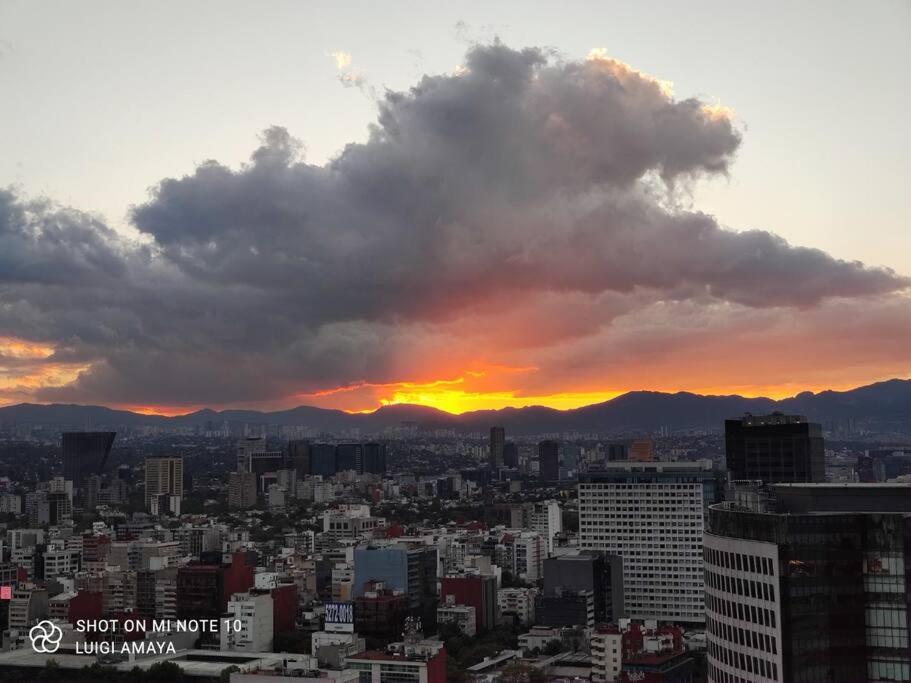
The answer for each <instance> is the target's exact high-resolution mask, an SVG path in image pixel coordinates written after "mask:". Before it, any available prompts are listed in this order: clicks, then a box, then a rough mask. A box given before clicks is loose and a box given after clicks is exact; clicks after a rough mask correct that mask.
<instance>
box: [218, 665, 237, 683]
mask: <svg viewBox="0 0 911 683" xmlns="http://www.w3.org/2000/svg"><path fill="white" fill-rule="evenodd" d="M235 671H240V667H239V666H235V665H233V664H232V665H231V666H226V667H225V668H224V669H222V670H221V673H220V674H218V680H219V683H231V674H233V673H234V672H235Z"/></svg>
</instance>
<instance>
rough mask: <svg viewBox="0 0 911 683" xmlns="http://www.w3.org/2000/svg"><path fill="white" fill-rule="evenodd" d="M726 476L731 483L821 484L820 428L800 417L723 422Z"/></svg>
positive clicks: (774, 415)
mask: <svg viewBox="0 0 911 683" xmlns="http://www.w3.org/2000/svg"><path fill="white" fill-rule="evenodd" d="M724 448H725V454H726V460H727V468H728V472H729V477H730V479H731V480H732V481H735V480H745V479H750V480H760V481H763V482H765V483H767V484H769V483H779V482H824V481H825V480H826V462H825V444H824V441H823V437H822V427H821V426H820V425H818V424H815V423H812V422H807V418H806V417H804V416H802V415H784V414H783V413H772V414H771V415H749V414H748V415H744V416H743V417H742V418H738V419H736V420H725V421H724Z"/></svg>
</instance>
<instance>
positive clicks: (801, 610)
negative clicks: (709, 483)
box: [704, 483, 911, 683]
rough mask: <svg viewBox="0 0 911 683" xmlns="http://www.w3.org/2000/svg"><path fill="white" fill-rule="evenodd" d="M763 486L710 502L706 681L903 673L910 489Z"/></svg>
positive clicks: (782, 681)
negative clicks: (758, 492) (763, 493)
mask: <svg viewBox="0 0 911 683" xmlns="http://www.w3.org/2000/svg"><path fill="white" fill-rule="evenodd" d="M769 492H770V495H769V496H767V497H755V496H754V497H748V496H744V497H740V498H739V500H738V502H736V503H735V502H733V501H730V502H725V503H719V504H716V505H713V506H712V507H711V508H710V509H709V515H708V530H707V533H706V534H705V550H704V552H705V578H706V584H705V597H706V637H707V645H708V652H707V654H708V678H707V680H708V681H709V682H710V683H723V682H726V681H751V682H752V681H756V682H757V683H792V682H793V681H814V682H815V681H908V680H911V649H909V633H908V631H909V627H908V625H909V621H908V619H909V617H911V609H909V606H911V600H909V593H908V584H907V576H908V567H911V547H909V543H908V538H909V532H911V485H908V484H845V483H839V484H817V483H797V484H777V485H772V486H770V487H769ZM746 502H749V503H750V505H745V504H744V503H746Z"/></svg>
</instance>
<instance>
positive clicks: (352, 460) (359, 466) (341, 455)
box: [335, 443, 364, 473]
mask: <svg viewBox="0 0 911 683" xmlns="http://www.w3.org/2000/svg"><path fill="white" fill-rule="evenodd" d="M335 469H336V472H346V471H349V470H350V471H352V472H358V473H363V471H364V446H363V445H362V444H359V443H340V444H338V445H337V446H336V447H335Z"/></svg>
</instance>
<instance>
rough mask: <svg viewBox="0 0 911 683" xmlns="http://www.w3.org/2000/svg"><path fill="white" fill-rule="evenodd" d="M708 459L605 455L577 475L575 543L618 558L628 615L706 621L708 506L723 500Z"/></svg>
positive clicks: (719, 485)
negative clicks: (600, 466)
mask: <svg viewBox="0 0 911 683" xmlns="http://www.w3.org/2000/svg"><path fill="white" fill-rule="evenodd" d="M720 475H721V473H720V472H718V471H716V470H713V469H712V463H711V461H709V460H700V461H697V462H609V463H606V464H605V468H604V470H603V471H594V472H590V473H588V474H587V475H586V476H585V477H584V478H582V479H580V482H579V546H580V547H581V548H583V549H594V550H604V551H606V552H608V553H612V554H615V555H620V556H622V557H623V592H624V604H625V610H626V616H627V617H630V618H632V619H657V620H659V621H668V622H682V623H687V622H689V623H704V622H705V599H704V595H703V589H704V577H703V561H702V534H703V530H704V519H705V510H706V508H707V506H708V505H710V504H713V503H715V502H718V501H719V500H720V499H721V492H722V483H721V478H720Z"/></svg>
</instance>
